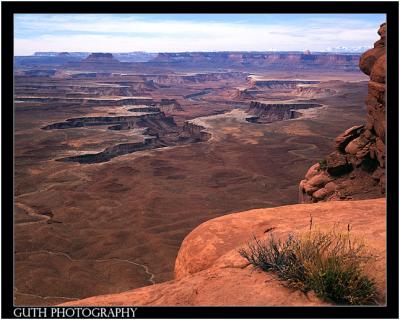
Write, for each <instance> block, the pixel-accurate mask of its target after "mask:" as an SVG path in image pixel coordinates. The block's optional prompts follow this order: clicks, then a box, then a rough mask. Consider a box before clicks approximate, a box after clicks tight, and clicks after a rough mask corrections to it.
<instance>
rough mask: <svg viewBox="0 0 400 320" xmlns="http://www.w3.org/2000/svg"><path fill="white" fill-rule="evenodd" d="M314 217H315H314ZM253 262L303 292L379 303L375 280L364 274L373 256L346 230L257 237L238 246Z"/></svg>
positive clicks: (347, 301)
mask: <svg viewBox="0 0 400 320" xmlns="http://www.w3.org/2000/svg"><path fill="white" fill-rule="evenodd" d="M311 221H312V220H311ZM239 253H240V255H241V256H243V257H244V258H246V259H247V260H248V261H249V262H250V263H251V264H252V265H253V266H255V267H257V268H260V269H262V270H264V271H271V272H274V273H275V274H276V275H277V277H278V278H279V279H280V280H284V281H285V284H286V285H287V286H288V287H290V288H294V289H299V290H301V291H303V292H308V291H311V290H313V291H314V292H315V293H316V295H317V296H318V297H320V298H321V299H323V300H325V301H328V302H333V303H336V304H350V305H370V304H377V300H376V299H377V291H376V288H375V284H374V281H373V280H371V279H369V278H368V277H367V276H365V275H364V267H365V265H366V263H368V261H369V260H370V259H371V258H372V256H371V255H367V254H366V252H365V247H364V245H363V244H362V243H361V242H359V241H356V240H355V239H352V237H351V235H350V226H348V232H347V233H336V232H335V231H334V230H333V231H331V232H321V231H312V230H311V225H310V231H309V232H308V233H307V234H306V235H304V236H302V237H296V236H294V235H289V236H288V238H287V239H286V240H285V241H283V242H282V241H280V240H276V239H275V238H274V236H273V234H270V237H269V239H267V240H265V241H261V240H259V239H257V238H256V237H254V239H253V241H252V242H250V243H249V244H248V247H247V248H246V249H244V248H242V249H240V250H239Z"/></svg>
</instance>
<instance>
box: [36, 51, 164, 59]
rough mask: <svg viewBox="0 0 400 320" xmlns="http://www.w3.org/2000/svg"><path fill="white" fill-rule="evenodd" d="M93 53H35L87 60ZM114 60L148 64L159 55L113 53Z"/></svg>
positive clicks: (140, 52)
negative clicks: (147, 62)
mask: <svg viewBox="0 0 400 320" xmlns="http://www.w3.org/2000/svg"><path fill="white" fill-rule="evenodd" d="M91 53H92V52H35V53H34V54H33V55H34V56H36V57H71V58H72V57H73V58H80V59H86V58H87V57H88V56H89V55H90V54H91ZM113 56H114V58H116V59H117V60H119V61H121V62H146V61H149V60H151V59H153V58H154V57H155V56H157V53H150V52H142V51H135V52H121V53H113Z"/></svg>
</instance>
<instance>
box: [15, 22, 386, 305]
mask: <svg viewBox="0 0 400 320" xmlns="http://www.w3.org/2000/svg"><path fill="white" fill-rule="evenodd" d="M377 27H378V28H379V25H378V26H377ZM375 36H376V42H375V44H374V47H373V48H372V49H370V50H368V51H366V52H365V53H354V52H347V53H341V52H322V51H321V52H314V51H309V50H305V51H263V52H259V51H217V52H206V51H204V52H195V51H190V52H189V51H188V52H159V53H146V52H139V51H138V52H132V53H110V52H75V51H74V52H73V51H72V50H71V51H68V52H36V53H35V54H34V55H29V56H28V55H27V56H16V57H15V58H14V80H15V83H14V94H15V99H14V112H15V132H14V141H15V156H14V157H15V158H14V159H15V189H14V194H15V196H14V203H15V208H14V241H15V244H14V259H15V270H14V272H15V283H14V303H15V305H24V306H49V305H51V306H54V305H60V304H61V305H68V306H77V305H80V306H92V305H99V306H106V305H135V306H136V305H137V306H144V305H146V306H149V305H150V306H151V305H160V306H161V305H168V306H186V305H196V306H206V305H250V306H255V305H257V306H262V305H268V306H272V305H273V306H282V305H289V306H294V305H296V306H317V305H329V304H331V302H327V301H324V300H322V299H320V298H319V297H317V295H315V294H313V293H311V294H307V295H306V294H304V293H302V292H301V291H299V290H297V291H296V290H291V289H289V288H287V287H286V286H284V285H283V284H282V283H281V281H279V280H277V279H276V278H275V277H273V276H272V275H271V274H270V273H268V272H262V271H260V270H254V268H253V267H252V266H251V265H250V264H249V263H247V261H246V260H245V259H243V257H242V256H240V254H239V252H238V250H239V248H241V247H243V246H244V245H245V244H246V243H247V242H248V241H249V240H251V238H252V236H254V235H255V236H257V237H260V238H263V237H267V236H268V234H269V233H270V231H271V230H274V234H275V235H276V236H277V237H280V238H284V237H286V236H287V235H288V234H290V233H291V232H303V231H305V230H307V228H308V226H309V219H310V216H312V217H313V219H314V220H313V221H314V223H315V224H316V225H318V226H319V227H320V228H321V229H323V230H325V229H326V230H327V229H329V228H331V227H332V226H333V225H335V224H339V228H344V229H345V228H346V227H347V226H350V225H351V227H352V232H353V233H354V234H355V235H356V236H360V237H363V238H364V239H365V242H366V245H367V247H368V248H369V249H370V251H371V252H372V253H373V255H374V257H375V260H374V262H373V263H372V264H371V265H370V266H369V269H368V270H367V273H368V275H371V276H373V278H374V281H375V283H376V288H377V291H378V298H377V303H378V304H384V303H385V299H386V265H385V263H386V262H385V261H386V201H385V196H386V171H385V170H386V169H385V167H386V166H385V154H386V151H385V132H386V120H385V119H386V118H385V108H386V102H385V92H386V83H385V82H386V78H385V77H386V51H385V49H386V48H385V41H386V24H382V25H381V26H380V28H379V31H378V35H376V34H375ZM344 229H343V230H344Z"/></svg>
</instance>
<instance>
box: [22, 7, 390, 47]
mask: <svg viewBox="0 0 400 320" xmlns="http://www.w3.org/2000/svg"><path fill="white" fill-rule="evenodd" d="M385 19H386V17H385V15H384V14H16V15H15V16H14V54H15V55H31V54H33V53H34V52H38V51H42V52H43V51H55V52H63V51H69V52H78V51H81V52H133V51H147V52H185V51H304V50H310V51H340V50H341V49H340V48H343V47H344V48H346V49H345V50H348V51H353V50H356V51H357V50H358V51H365V50H366V49H367V48H370V47H372V46H373V43H374V42H375V41H376V40H378V38H379V37H378V35H377V33H376V32H377V30H378V28H379V25H380V24H381V23H383V22H384V21H385ZM342 50H343V49H342Z"/></svg>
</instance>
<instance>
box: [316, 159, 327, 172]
mask: <svg viewBox="0 0 400 320" xmlns="http://www.w3.org/2000/svg"><path fill="white" fill-rule="evenodd" d="M318 163H319V168H320V170H325V169H326V168H327V167H328V163H327V161H326V160H325V159H322V160H319V161H318Z"/></svg>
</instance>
